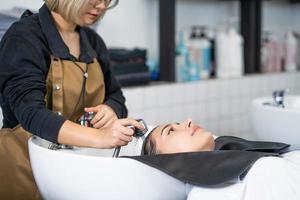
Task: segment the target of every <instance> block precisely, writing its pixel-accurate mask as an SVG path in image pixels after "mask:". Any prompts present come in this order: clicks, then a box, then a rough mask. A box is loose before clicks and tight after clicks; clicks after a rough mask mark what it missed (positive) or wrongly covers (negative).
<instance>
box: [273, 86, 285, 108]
mask: <svg viewBox="0 0 300 200" xmlns="http://www.w3.org/2000/svg"><path fill="white" fill-rule="evenodd" d="M287 92H288V89H283V90H275V91H273V99H274V105H275V106H277V107H282V108H284V95H285V94H286V93H287Z"/></svg>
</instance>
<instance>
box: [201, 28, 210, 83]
mask: <svg viewBox="0 0 300 200" xmlns="http://www.w3.org/2000/svg"><path fill="white" fill-rule="evenodd" d="M206 32H207V27H205V26H199V33H198V34H199V35H198V36H197V39H198V46H199V48H200V49H199V50H200V60H199V68H200V70H199V71H200V74H199V76H200V79H208V78H209V77H210V73H211V62H212V58H211V52H212V45H211V41H210V39H209V38H208V36H207V33H206Z"/></svg>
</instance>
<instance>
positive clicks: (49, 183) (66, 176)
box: [28, 137, 187, 200]
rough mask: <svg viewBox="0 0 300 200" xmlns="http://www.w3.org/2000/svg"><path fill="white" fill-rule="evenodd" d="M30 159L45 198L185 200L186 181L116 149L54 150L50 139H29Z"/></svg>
mask: <svg viewBox="0 0 300 200" xmlns="http://www.w3.org/2000/svg"><path fill="white" fill-rule="evenodd" d="M28 143H29V153H30V161H31V165H32V169H33V174H34V177H35V180H36V183H37V185H38V188H39V190H40V192H41V194H42V196H43V198H44V199H53V200H60V199H61V200H66V199H72V200H77V199H82V200H87V199H88V200H93V199H98V200H100V199H103V200H114V199H116V200H127V199H128V200H141V199H143V200H183V199H186V196H187V195H186V194H185V184H184V183H183V182H180V181H178V180H177V179H175V178H172V177H170V176H168V175H166V174H164V173H163V172H161V171H159V170H157V169H154V168H152V167H149V166H147V165H145V164H142V163H140V162H138V161H136V160H133V159H130V158H111V155H112V151H110V150H97V149H83V148H76V149H73V150H50V149H48V146H49V144H50V143H49V142H47V141H45V140H42V139H40V138H38V137H32V138H31V139H30V140H29V142H28Z"/></svg>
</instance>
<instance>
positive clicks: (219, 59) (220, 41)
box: [215, 30, 230, 78]
mask: <svg viewBox="0 0 300 200" xmlns="http://www.w3.org/2000/svg"><path fill="white" fill-rule="evenodd" d="M215 46H216V47H215V60H216V77H217V78H228V77H230V74H229V66H230V63H229V62H230V61H229V60H228V48H229V41H228V36H227V34H226V32H225V31H223V30H218V31H217V32H216V45H215Z"/></svg>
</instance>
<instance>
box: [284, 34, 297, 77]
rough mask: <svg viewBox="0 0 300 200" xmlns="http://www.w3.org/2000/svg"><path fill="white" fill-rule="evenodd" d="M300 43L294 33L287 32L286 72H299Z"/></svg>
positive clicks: (285, 43) (285, 41) (285, 42)
mask: <svg viewBox="0 0 300 200" xmlns="http://www.w3.org/2000/svg"><path fill="white" fill-rule="evenodd" d="M297 48H298V41H297V38H296V37H295V35H294V33H293V32H287V33H286V35H285V40H284V68H285V70H286V71H290V72H291V71H296V70H297V55H298V54H297V51H298V50H297Z"/></svg>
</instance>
